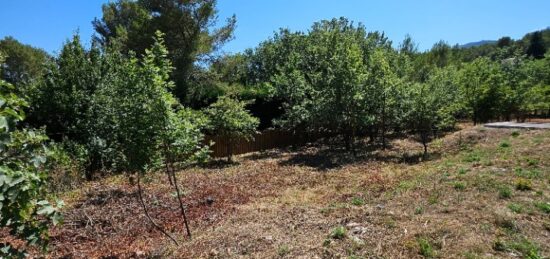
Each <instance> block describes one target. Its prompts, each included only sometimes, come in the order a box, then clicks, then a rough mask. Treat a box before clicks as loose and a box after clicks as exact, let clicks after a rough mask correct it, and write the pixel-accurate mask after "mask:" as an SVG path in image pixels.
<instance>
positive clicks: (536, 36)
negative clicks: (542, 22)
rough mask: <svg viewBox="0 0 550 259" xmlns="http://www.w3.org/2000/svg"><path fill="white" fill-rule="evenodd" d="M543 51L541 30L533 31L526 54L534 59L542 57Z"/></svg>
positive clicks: (544, 49) (544, 51)
mask: <svg viewBox="0 0 550 259" xmlns="http://www.w3.org/2000/svg"><path fill="white" fill-rule="evenodd" d="M545 53H546V46H545V45H544V39H543V38H542V32H540V31H536V32H533V33H532V34H531V37H530V39H529V46H528V47H527V50H526V54H527V55H529V56H531V57H533V58H536V59H542V58H544V54H545Z"/></svg>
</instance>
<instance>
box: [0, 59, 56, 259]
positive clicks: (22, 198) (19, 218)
mask: <svg viewBox="0 0 550 259" xmlns="http://www.w3.org/2000/svg"><path fill="white" fill-rule="evenodd" d="M2 61H3V57H2V56H1V54H0V64H1V63H2ZM26 106H27V103H26V102H25V101H24V100H23V99H21V98H19V97H18V96H17V95H16V94H15V89H14V87H13V86H12V85H11V84H9V83H7V82H5V81H4V80H0V212H1V213H0V228H7V229H8V230H9V232H10V234H11V235H12V236H14V237H16V238H19V239H21V240H23V241H25V242H26V244H27V246H29V245H39V246H41V247H42V248H43V249H45V248H46V245H47V241H48V228H49V226H50V225H51V224H54V225H55V224H57V223H59V221H60V219H61V218H60V214H59V212H58V208H59V207H60V206H62V203H61V202H58V204H57V206H54V205H53V204H51V203H50V202H49V201H48V199H47V198H48V195H47V192H46V178H47V173H46V172H45V169H44V164H45V162H46V160H47V159H48V156H49V151H48V149H47V147H46V144H45V141H46V140H47V137H46V136H45V135H44V134H42V133H41V132H40V131H33V130H29V129H20V130H18V129H17V124H19V123H20V122H22V121H23V120H24V118H25V114H24V112H23V109H24V108H25V107H26ZM56 207H57V208H56ZM25 250H26V248H25V247H15V246H13V245H12V244H9V243H7V244H2V246H0V257H4V256H6V257H8V258H11V257H16V256H18V257H19V256H20V257H23V256H25Z"/></svg>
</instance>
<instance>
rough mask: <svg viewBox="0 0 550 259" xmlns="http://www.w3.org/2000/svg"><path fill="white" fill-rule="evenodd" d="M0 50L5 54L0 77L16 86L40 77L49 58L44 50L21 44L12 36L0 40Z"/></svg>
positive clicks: (21, 85)
mask: <svg viewBox="0 0 550 259" xmlns="http://www.w3.org/2000/svg"><path fill="white" fill-rule="evenodd" d="M0 52H3V53H4V56H5V60H4V68H3V69H2V74H0V77H1V78H2V79H4V80H5V81H7V82H9V83H11V84H13V85H15V86H16V87H18V88H20V87H23V86H24V85H26V84H30V83H33V82H35V81H36V80H39V79H41V77H42V76H43V75H44V73H45V71H46V70H45V69H44V68H45V65H46V63H47V62H48V61H49V59H50V56H49V55H48V54H47V53H46V52H45V51H43V50H41V49H38V48H35V47H32V46H30V45H25V44H22V43H20V42H19V41H17V40H16V39H14V38H13V37H5V38H4V39H2V40H0ZM18 90H19V91H20V89H18ZM24 94H26V93H24Z"/></svg>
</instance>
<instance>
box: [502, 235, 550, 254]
mask: <svg viewBox="0 0 550 259" xmlns="http://www.w3.org/2000/svg"><path fill="white" fill-rule="evenodd" d="M506 247H507V248H509V249H512V250H515V251H517V252H519V253H521V255H522V256H523V258H528V259H538V258H542V256H541V254H540V248H539V246H538V245H537V244H535V243H533V242H531V241H530V240H528V239H527V238H524V237H522V238H520V239H519V240H516V241H513V242H510V243H508V244H506Z"/></svg>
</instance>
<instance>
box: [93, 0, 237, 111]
mask: <svg viewBox="0 0 550 259" xmlns="http://www.w3.org/2000/svg"><path fill="white" fill-rule="evenodd" d="M217 17H218V16H217V10H216V1H215V0H198V1H177V0H139V1H130V0H119V1H116V2H111V3H107V4H105V5H104V6H103V17H102V18H101V19H96V20H94V22H93V25H94V28H95V30H96V32H97V33H98V37H97V40H98V41H99V42H101V43H102V44H103V45H107V44H108V43H109V42H111V41H113V40H114V39H117V41H121V42H122V43H123V46H124V48H125V49H126V50H132V51H134V52H136V53H138V54H142V53H144V51H145V49H146V48H148V47H149V46H150V45H151V44H152V43H153V42H152V38H153V36H154V34H155V32H156V31H157V30H159V31H161V32H163V33H164V34H165V35H166V36H165V41H166V47H167V49H168V51H169V53H170V54H169V57H170V59H171V60H172V64H173V65H174V67H175V70H174V71H173V74H172V77H171V78H172V79H173V80H175V82H176V88H175V89H174V92H175V93H176V96H177V97H178V98H180V100H182V101H183V100H185V99H186V98H187V97H186V95H187V92H188V91H189V88H190V87H192V86H193V84H194V83H196V82H197V81H199V82H200V79H201V78H200V74H201V73H200V72H201V69H200V67H199V66H196V65H195V64H196V63H197V62H206V61H209V60H210V59H211V58H212V56H213V54H215V53H216V52H217V51H218V50H219V49H220V47H221V46H223V44H224V43H226V42H227V41H229V40H230V39H231V38H232V35H233V31H234V28H235V24H236V18H235V16H233V17H231V18H229V19H228V20H227V22H226V24H225V25H223V26H221V27H215V24H216V22H217ZM195 73H198V76H199V78H195V77H196V75H195ZM195 79H196V80H195ZM191 102H192V101H191Z"/></svg>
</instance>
